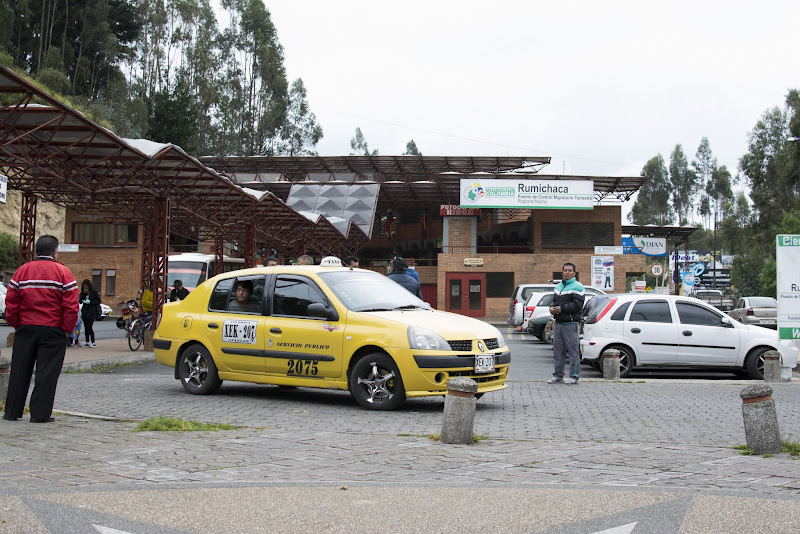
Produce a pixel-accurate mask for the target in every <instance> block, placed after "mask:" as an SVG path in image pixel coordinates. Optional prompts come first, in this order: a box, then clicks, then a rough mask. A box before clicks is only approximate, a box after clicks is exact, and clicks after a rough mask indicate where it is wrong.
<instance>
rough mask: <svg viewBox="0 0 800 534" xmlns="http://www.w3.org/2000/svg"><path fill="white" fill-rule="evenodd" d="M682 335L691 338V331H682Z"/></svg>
mask: <svg viewBox="0 0 800 534" xmlns="http://www.w3.org/2000/svg"><path fill="white" fill-rule="evenodd" d="M683 335H684V336H687V337H688V336H691V335H692V331H691V330H684V331H683Z"/></svg>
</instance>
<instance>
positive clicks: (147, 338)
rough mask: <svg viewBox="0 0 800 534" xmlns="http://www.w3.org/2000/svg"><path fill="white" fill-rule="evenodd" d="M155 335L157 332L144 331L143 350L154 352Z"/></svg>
mask: <svg viewBox="0 0 800 534" xmlns="http://www.w3.org/2000/svg"><path fill="white" fill-rule="evenodd" d="M154 333H155V332H153V331H152V330H149V329H148V330H145V331H144V340H143V345H142V348H143V350H146V351H149V352H153V334H154Z"/></svg>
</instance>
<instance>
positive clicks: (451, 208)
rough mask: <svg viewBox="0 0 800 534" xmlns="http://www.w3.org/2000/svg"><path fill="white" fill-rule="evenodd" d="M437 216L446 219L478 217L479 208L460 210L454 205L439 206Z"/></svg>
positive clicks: (479, 213)
mask: <svg viewBox="0 0 800 534" xmlns="http://www.w3.org/2000/svg"><path fill="white" fill-rule="evenodd" d="M439 215H444V216H446V217H480V215H481V209H480V208H462V207H461V206H456V205H455V204H441V205H440V206H439Z"/></svg>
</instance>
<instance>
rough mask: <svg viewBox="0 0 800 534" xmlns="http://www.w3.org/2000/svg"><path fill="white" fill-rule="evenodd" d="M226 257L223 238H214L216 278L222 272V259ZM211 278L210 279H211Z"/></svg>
mask: <svg viewBox="0 0 800 534" xmlns="http://www.w3.org/2000/svg"><path fill="white" fill-rule="evenodd" d="M224 255H225V241H223V240H222V238H221V237H219V236H217V237H215V238H214V276H217V275H218V274H220V273H221V272H222V269H223V262H222V257H223V256H224ZM209 278H210V277H209Z"/></svg>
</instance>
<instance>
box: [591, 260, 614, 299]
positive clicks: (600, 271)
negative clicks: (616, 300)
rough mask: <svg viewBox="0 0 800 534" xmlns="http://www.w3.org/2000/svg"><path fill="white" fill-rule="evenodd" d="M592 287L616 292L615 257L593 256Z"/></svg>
mask: <svg viewBox="0 0 800 534" xmlns="http://www.w3.org/2000/svg"><path fill="white" fill-rule="evenodd" d="M592 287H593V288H595V289H602V290H603V291H614V256H592Z"/></svg>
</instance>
